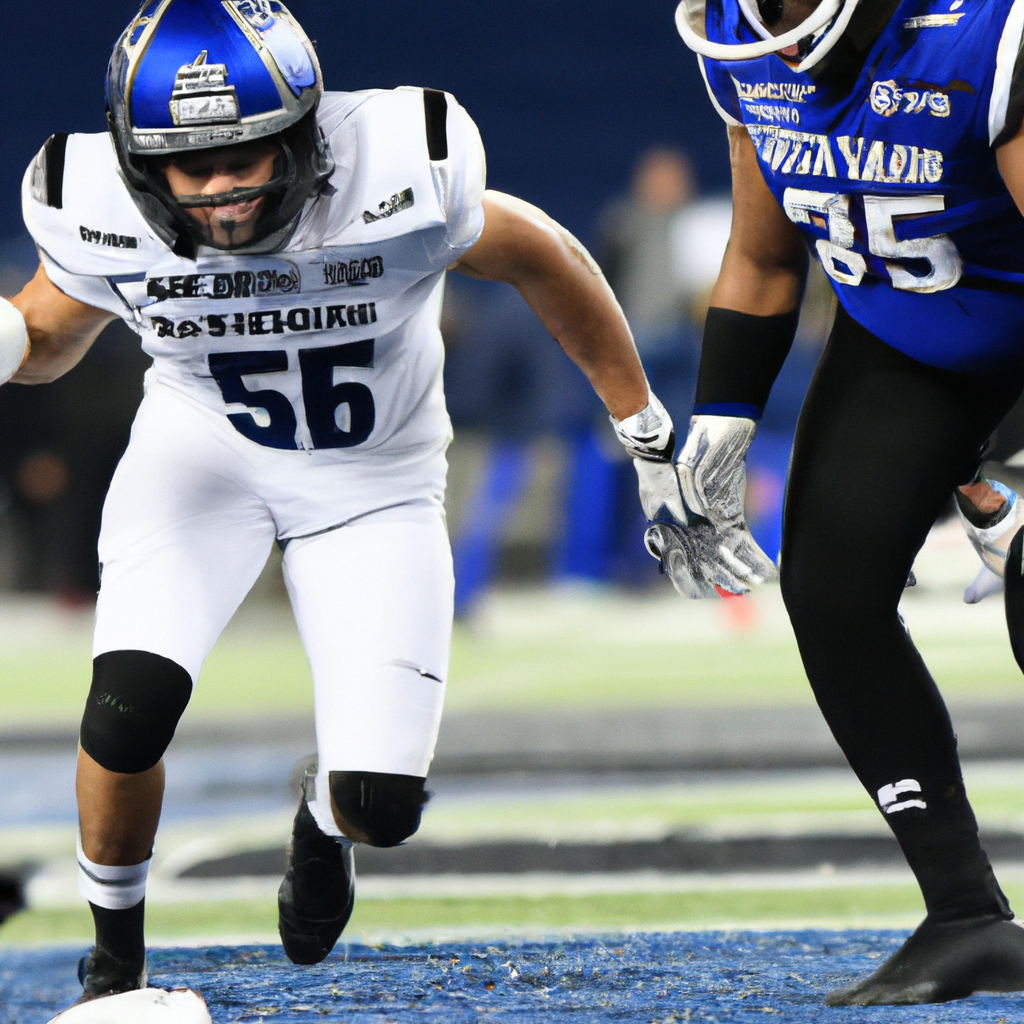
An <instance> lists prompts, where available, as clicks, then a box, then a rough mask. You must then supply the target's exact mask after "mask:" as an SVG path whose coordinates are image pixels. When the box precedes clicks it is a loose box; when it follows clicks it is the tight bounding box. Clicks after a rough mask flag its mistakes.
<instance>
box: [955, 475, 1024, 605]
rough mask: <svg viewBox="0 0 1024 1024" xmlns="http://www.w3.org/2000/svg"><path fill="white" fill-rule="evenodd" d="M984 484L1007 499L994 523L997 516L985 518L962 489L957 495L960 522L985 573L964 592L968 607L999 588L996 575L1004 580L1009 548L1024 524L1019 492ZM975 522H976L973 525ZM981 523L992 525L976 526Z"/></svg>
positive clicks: (995, 481) (979, 574)
mask: <svg viewBox="0 0 1024 1024" xmlns="http://www.w3.org/2000/svg"><path fill="white" fill-rule="evenodd" d="M985 483H987V484H988V485H989V487H991V488H992V490H994V491H996V492H998V493H999V494H1001V495H1002V496H1003V497H1004V498H1005V499H1006V504H1005V505H1003V506H1002V507H1001V508H1000V509H999V511H998V513H997V514H996V515H997V517H998V521H997V522H994V523H992V522H991V520H992V519H993V518H995V517H993V516H987V517H985V516H984V515H983V513H981V512H979V511H978V510H977V509H976V508H975V507H974V505H973V504H972V502H971V501H970V499H969V498H967V497H966V496H965V495H963V494H962V493H961V492H960V491H959V490H957V491H955V492H954V494H955V497H956V510H957V513H958V515H959V516H960V522H961V523H963V527H964V532H965V533H966V534H967V539H968V540H969V541H970V542H971V544H972V545H973V546H974V550H975V551H977V553H978V557H979V558H980V559H981V562H982V571H981V572H980V573H978V575H977V577H976V578H975V579H974V581H973V582H972V583H971V584H970V586H968V588H967V589H966V590H965V591H964V601H965V602H966V603H967V604H977V602H978V601H982V600H984V599H985V598H986V597H988V595H989V594H992V593H995V592H996V591H997V590H999V589H1000V588H999V584H998V583H997V582H996V580H994V579H993V576H995V577H998V579H999V580H1002V578H1003V575H1004V572H1005V566H1006V551H1007V548H1009V546H1010V541H1011V540H1013V536H1014V534H1015V533H1016V532H1017V530H1018V528H1019V527H1020V525H1021V523H1022V522H1024V502H1022V501H1021V500H1020V498H1019V496H1018V495H1017V492H1016V491H1014V490H1012V489H1011V488H1009V487H1007V486H1006V484H1004V483H1000V482H999V481H998V480H986V481H985ZM972 520H974V521H973V522H972ZM979 522H981V523H990V524H991V525H984V526H979V525H976V523H979Z"/></svg>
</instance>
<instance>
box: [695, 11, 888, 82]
mask: <svg viewBox="0 0 1024 1024" xmlns="http://www.w3.org/2000/svg"><path fill="white" fill-rule="evenodd" d="M733 2H734V3H736V4H737V5H738V7H739V14H740V16H741V20H742V23H743V24H744V25H745V30H746V34H747V35H749V37H750V40H749V42H739V43H722V42H715V41H713V40H711V39H708V27H707V26H708V21H709V20H710V19H715V18H718V17H721V14H722V5H723V4H726V3H733ZM785 2H786V0H682V2H681V3H680V4H679V6H678V7H677V8H676V28H678V29H679V34H680V35H681V36H682V37H683V42H685V43H686V45H687V46H688V47H689V48H690V49H691V50H693V51H694V52H695V53H699V54H701V55H702V56H704V57H711V58H712V59H713V60H724V61H729V60H755V59H756V58H758V57H766V56H768V54H770V53H779V51H781V50H787V51H790V53H787V54H786V55H785V59H786V60H787V62H789V63H790V64H792V65H793V66H794V67H795V69H796V70H797V71H805V72H807V73H809V74H811V75H815V74H816V73H818V72H819V71H820V69H821V64H822V61H823V59H824V57H825V56H826V55H827V54H828V53H830V52H831V51H832V50H833V49H834V48H835V46H836V44H837V43H838V42H839V41H840V40H841V39H842V38H843V37H844V34H847V42H849V41H850V38H849V36H850V32H849V30H850V29H851V22H853V21H854V15H855V13H857V12H858V8H861V12H860V14H859V15H858V21H860V22H861V23H862V25H861V27H862V29H863V31H860V32H853V33H852V36H853V46H854V48H855V49H856V50H858V51H861V50H863V49H864V45H863V43H865V42H869V41H870V42H872V43H873V42H874V39H875V38H877V36H878V33H879V32H880V31H881V29H882V27H884V25H885V23H886V22H887V21H888V20H889V18H890V17H891V16H892V13H893V12H894V11H895V9H896V7H897V6H898V2H896V0H893V2H887V0H874V2H870V0H820V3H819V4H818V6H817V7H816V8H814V10H813V11H811V13H810V14H809V15H808V16H807V17H806V18H804V20H803V21H801V22H800V24H798V25H797V26H796V27H795V28H792V29H790V30H789V31H788V32H784V33H782V34H780V35H772V33H771V31H770V29H771V27H772V26H773V25H776V24H778V23H779V21H781V20H782V14H783V4H784V3H785ZM861 36H863V40H862V39H861V38H860V37H861ZM790 48H793V49H792V50H791V49H790ZM790 54H791V55H790Z"/></svg>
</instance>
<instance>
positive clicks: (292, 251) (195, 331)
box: [23, 88, 485, 461]
mask: <svg viewBox="0 0 1024 1024" xmlns="http://www.w3.org/2000/svg"><path fill="white" fill-rule="evenodd" d="M424 106H425V105H424V99H423V91H422V90H421V89H413V88H402V89H396V90H393V91H380V90H375V91H368V92H359V93H327V94H325V95H324V97H323V100H322V102H321V104H320V108H319V113H318V120H319V123H320V126H321V128H322V129H323V132H324V135H325V136H326V138H327V139H328V141H329V144H330V146H331V150H332V153H333V156H334V160H335V162H336V170H335V172H334V174H333V176H332V178H331V182H330V187H329V188H328V189H327V190H326V192H325V193H324V194H322V195H321V196H319V197H318V198H317V199H315V200H313V201H311V202H309V203H307V204H306V207H305V209H304V210H303V213H302V217H301V219H300V221H299V224H298V226H297V228H296V230H295V232H294V233H293V235H292V237H291V239H290V241H289V242H288V243H287V245H286V247H285V248H284V249H282V250H281V251H280V252H276V253H273V254H270V255H252V256H238V255H230V254H227V253H224V252H222V251H219V250H215V249H210V248H201V249H200V251H199V255H198V258H197V259H196V260H194V261H193V260H189V259H185V258H182V257H179V256H176V255H175V254H174V253H172V252H171V251H170V250H169V248H168V247H167V245H166V244H164V242H162V241H161V240H160V239H159V238H158V237H157V236H156V235H155V234H154V232H153V231H152V230H151V229H150V228H149V226H148V224H147V222H146V221H145V219H144V218H143V216H142V214H141V213H140V212H139V210H138V208H137V207H136V205H135V204H134V202H133V201H132V199H131V196H130V195H129V193H128V190H127V188H126V186H125V185H124V183H123V181H122V179H121V177H120V174H119V171H118V163H117V157H116V155H115V153H114V150H113V146H112V144H111V141H110V138H109V136H108V135H106V134H101V135H72V136H70V137H69V138H68V140H67V146H66V150H65V158H64V161H65V162H64V171H63V186H62V187H58V188H57V189H56V190H54V187H53V181H52V178H53V173H54V171H53V168H52V167H50V168H47V166H46V163H45V161H44V160H43V159H42V158H41V157H40V158H37V161H36V162H35V163H34V164H33V165H32V166H31V167H30V168H29V170H28V172H27V173H26V175H25V181H24V185H23V205H24V215H25V222H26V224H27V226H28V229H29V231H30V232H31V233H32V237H33V238H34V239H35V242H36V244H37V246H38V247H39V250H40V253H41V256H42V261H43V264H44V266H45V268H46V273H47V275H48V276H49V278H50V280H51V281H52V282H53V283H54V284H55V285H56V286H57V287H58V288H60V289H61V291H63V292H65V293H66V294H68V295H70V296H71V297H72V298H74V299H78V300H79V301H81V302H84V303H87V304H88V305H90V306H95V307H98V308H101V309H106V310H109V311H110V312H112V313H115V314H117V315H118V316H121V317H122V318H123V319H124V320H125V321H126V322H127V323H128V324H129V326H131V327H132V328H133V329H134V330H135V331H137V332H138V334H139V335H140V336H141V338H142V346H143V349H144V350H145V351H146V352H147V353H148V354H149V355H150V356H152V357H153V361H154V362H153V369H152V370H151V371H150V373H151V374H152V375H153V376H155V378H156V379H157V380H159V381H160V382H162V383H164V384H167V385H169V386H171V387H173V388H175V389H177V390H179V391H182V392H184V393H186V394H187V395H189V396H191V397H192V398H194V399H196V400H198V401H199V402H201V403H202V404H203V405H205V406H207V407H208V408H210V409H214V410H216V411H218V412H220V413H223V414H224V415H226V416H228V417H229V419H230V420H231V422H232V424H233V425H234V426H235V428H236V429H237V430H238V431H239V432H240V433H242V434H243V435H245V436H246V437H248V438H250V439H251V440H253V441H256V442H257V443H259V444H262V445H264V446H267V447H272V448H278V449H296V448H298V449H306V450H312V449H319V450H325V449H330V450H333V454H334V455H335V456H336V457H337V458H338V459H339V460H340V461H348V460H351V459H358V458H360V453H365V452H366V451H369V450H373V451H380V452H388V453H395V454H398V453H401V452H403V451H404V452H406V453H410V454H411V452H410V449H413V450H415V449H420V450H437V449H439V448H440V449H443V448H444V446H445V445H446V444H447V441H448V439H449V437H450V431H451V427H450V424H449V421H448V416H447V412H446V410H445V405H444V397H443V393H442V390H441V370H442V364H443V354H444V353H443V346H442V342H441V335H440V331H439V328H438V320H439V314H440V304H441V299H442V293H443V280H444V271H445V268H446V267H447V266H448V265H450V264H451V263H452V262H454V261H455V260H457V259H458V258H459V257H460V256H461V255H462V254H463V253H464V252H465V251H466V250H467V249H468V248H469V247H470V246H471V245H472V244H473V243H474V242H475V241H476V239H477V238H478V237H479V235H480V232H481V230H482V229H483V208H482V198H483V190H484V178H485V162H484V153H483V146H482V144H481V142H480V136H479V133H478V131H477V129H476V126H475V125H474V124H473V122H472V120H471V119H470V118H469V116H468V114H466V112H465V111H464V110H463V109H462V107H460V106H459V105H458V104H457V103H456V102H455V100H454V99H453V98H452V97H450V96H449V97H447V120H446V125H445V127H446V134H447V142H446V148H447V152H446V153H445V152H444V149H445V146H444V144H443V142H444V140H443V136H442V139H441V142H442V144H441V145H440V147H439V145H438V140H437V138H436V135H435V137H434V139H433V141H432V143H431V144H430V145H428V130H427V126H426V121H425V113H424ZM433 130H434V131H435V133H436V130H437V129H436V126H434V129H433ZM431 156H433V157H434V159H431ZM324 454H326V452H324Z"/></svg>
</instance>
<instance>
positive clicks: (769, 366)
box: [693, 306, 800, 420]
mask: <svg viewBox="0 0 1024 1024" xmlns="http://www.w3.org/2000/svg"><path fill="white" fill-rule="evenodd" d="M799 319H800V311H799V310H798V309H794V310H793V311H792V312H791V313H779V314H777V315H775V316H754V315H753V314H751V313H739V312H737V311H736V310H734V309H720V308H718V307H715V306H712V307H711V309H709V310H708V316H707V320H706V321H705V323H704V341H703V343H702V347H701V355H700V371H699V374H698V377H697V398H696V402H695V404H694V407H693V412H694V415H696V416H742V417H746V418H747V419H752V420H759V419H760V418H761V414H762V413H763V412H764V407H765V403H766V402H767V401H768V395H769V393H770V392H771V389H772V385H773V384H774V383H775V378H776V377H778V375H779V371H780V370H781V369H782V364H783V363H784V362H785V361H786V356H787V355H789V350H790V348H792V346H793V338H794V337H795V336H796V325H797V322H798V321H799Z"/></svg>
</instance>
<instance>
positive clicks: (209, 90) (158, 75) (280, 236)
mask: <svg viewBox="0 0 1024 1024" xmlns="http://www.w3.org/2000/svg"><path fill="white" fill-rule="evenodd" d="M322 95H323V77H322V75H321V72H320V64H319V62H318V61H317V58H316V53H315V51H314V49H313V45H312V43H311V42H310V41H309V39H308V38H307V36H306V34H305V32H303V30H302V27H301V26H300V25H299V23H298V22H297V21H296V20H295V19H294V18H293V17H292V16H291V14H290V13H289V12H288V10H287V8H286V7H285V6H284V4H282V3H279V2H277V0H146V2H145V3H144V4H143V5H142V8H141V9H140V11H139V13H138V14H137V15H136V16H135V18H134V19H133V20H132V22H131V24H129V26H128V27H127V28H126V29H125V31H124V33H123V35H122V36H121V38H120V39H119V40H118V42H117V45H116V46H115V47H114V52H113V54H112V55H111V58H110V65H109V67H108V69H107V112H108V121H109V124H110V132H111V136H112V137H113V140H114V147H115V149H116V150H117V156H118V160H119V161H120V164H121V171H122V174H123V176H124V179H125V182H126V183H127V185H128V188H129V191H130V192H131V194H132V198H133V199H134V200H135V203H136V205H137V206H138V207H139V208H140V210H141V211H142V213H143V215H144V216H145V217H146V219H147V221H148V222H149V223H150V225H151V226H152V227H153V229H154V230H155V231H156V232H157V234H158V235H159V236H160V237H161V238H162V239H163V240H164V241H165V242H166V243H167V244H168V245H170V246H171V247H172V249H174V251H175V252H177V253H179V254H180V255H183V256H189V257H194V256H195V253H196V248H197V246H198V245H212V244H213V243H212V242H211V240H210V239H209V238H208V237H206V236H204V234H203V232H202V229H201V228H200V226H199V224H198V223H197V222H196V221H195V220H194V219H193V218H192V217H190V216H189V214H188V212H187V211H188V209H189V208H195V207H200V206H227V205H231V204H234V203H242V202H247V201H249V200H252V199H256V198H258V197H260V196H266V197H267V199H266V203H265V206H264V209H263V210H262V212H261V215H260V219H259V222H258V224H257V228H256V233H255V235H254V237H253V238H252V239H251V240H249V241H248V242H247V243H246V244H245V245H244V246H243V247H241V248H233V251H235V252H269V251H272V250H273V249H275V248H277V247H278V246H280V245H281V244H282V243H283V242H284V241H285V240H286V239H287V237H288V235H289V234H290V233H291V231H292V230H293V228H294V226H295V224H296V222H297V221H298V218H299V215H300V213H301V211H302V207H303V204H304V203H305V202H306V200H308V199H310V198H311V197H313V196H315V195H317V194H319V192H321V191H322V190H323V188H324V186H325V185H326V182H327V179H328V178H329V177H330V175H331V173H332V172H333V170H334V163H333V161H332V159H331V156H330V152H329V150H328V148H327V144H326V142H325V140H324V138H323V135H322V133H321V131H320V129H319V127H318V125H317V123H316V108H317V105H318V104H319V102H320V97H321V96H322ZM256 139H272V140H273V141H274V142H275V143H276V144H277V146H278V150H279V153H278V157H277V159H276V161H275V164H274V174H273V177H272V179H271V180H270V181H269V182H268V183H267V184H266V185H260V186H257V187H255V188H237V189H233V190H232V191H230V192H223V193H218V194H216V195H213V196H209V195H202V196H174V195H173V194H172V193H171V191H170V188H169V186H168V184H167V181H166V178H165V176H164V174H163V173H162V172H161V167H162V166H165V165H166V164H167V163H168V162H169V161H171V160H173V158H174V155H175V154H180V153H191V152H195V151H197V150H204V149H213V148H217V147H221V146H230V145H235V144H238V143H242V142H249V141H252V140H256Z"/></svg>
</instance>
